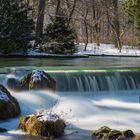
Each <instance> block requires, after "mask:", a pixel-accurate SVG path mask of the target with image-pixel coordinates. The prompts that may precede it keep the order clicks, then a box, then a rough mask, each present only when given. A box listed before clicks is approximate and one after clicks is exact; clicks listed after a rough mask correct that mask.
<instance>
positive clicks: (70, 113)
mask: <svg viewBox="0 0 140 140" xmlns="http://www.w3.org/2000/svg"><path fill="white" fill-rule="evenodd" d="M120 92H121V91H120ZM125 92H126V93H125V94H124V92H123V93H122V95H121V93H119V94H108V95H107V94H100V95H98V94H94V96H89V95H84V96H82V95H79V96H76V93H75V95H70V94H69V95H66V94H63V95H61V96H58V95H54V94H50V93H47V92H46V91H30V92H18V93H13V92H12V95H13V96H15V97H16V98H17V99H18V101H19V103H20V107H21V111H22V112H21V115H29V114H32V113H35V112H36V111H38V110H39V109H50V108H51V107H53V108H52V109H51V111H54V112H55V113H57V114H58V115H60V117H62V118H64V119H65V120H66V121H67V122H68V124H71V125H68V129H69V128H70V129H76V128H77V129H79V128H80V129H84V130H94V129H97V128H98V127H101V126H103V125H107V126H109V127H111V128H114V129H119V130H125V129H132V130H133V131H134V132H140V129H139V123H140V118H139V114H140V102H139V94H136V93H135V92H134V91H129V92H131V94H130V93H129V92H128V91H125ZM133 92H134V94H133ZM18 122H19V118H16V119H10V120H8V121H3V122H0V127H3V128H7V129H8V130H10V131H8V134H9V133H11V134H12V133H14V135H15V134H18V133H19V131H17V130H16V129H17V128H18ZM11 130H12V131H11ZM14 130H16V131H14ZM8 136H9V135H8ZM8 136H7V133H5V134H4V135H3V136H0V138H5V139H6V138H7V137H8Z"/></svg>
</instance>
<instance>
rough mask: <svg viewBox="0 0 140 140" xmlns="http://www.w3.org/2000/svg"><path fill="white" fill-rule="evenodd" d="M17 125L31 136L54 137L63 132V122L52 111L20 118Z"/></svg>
mask: <svg viewBox="0 0 140 140" xmlns="http://www.w3.org/2000/svg"><path fill="white" fill-rule="evenodd" d="M19 127H20V128H21V129H22V130H23V131H25V132H27V133H29V134H30V135H33V136H40V137H48V138H56V137H60V136H62V135H63V133H64V129H65V122H64V120H63V119H60V118H59V116H58V115H57V114H55V113H52V112H45V113H40V114H36V115H31V116H25V117H22V118H21V119H20V124H19Z"/></svg>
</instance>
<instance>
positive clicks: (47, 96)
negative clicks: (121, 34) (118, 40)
mask: <svg viewBox="0 0 140 140" xmlns="http://www.w3.org/2000/svg"><path fill="white" fill-rule="evenodd" d="M0 61H1V63H0V83H1V84H4V85H6V84H7V79H8V78H10V77H16V78H21V77H22V76H23V75H25V74H27V73H29V72H30V71H31V70H33V69H42V70H45V71H46V72H48V73H49V74H50V75H51V76H52V77H53V78H54V79H55V80H56V83H57V86H56V94H51V93H48V92H46V91H29V92H14V91H12V90H10V89H9V90H10V92H11V94H12V95H13V96H15V97H16V98H17V100H18V101H19V104H20V107H21V115H23V116H24V115H27V114H32V113H35V112H36V111H37V110H38V109H40V108H41V109H42V108H43V109H44V108H45V109H53V111H55V112H56V113H58V114H60V115H61V116H62V117H63V118H64V119H65V120H66V121H67V123H68V126H67V128H66V131H65V134H64V136H63V137H61V138H59V139H60V140H72V139H74V140H85V139H87V140H90V139H91V137H90V132H91V131H92V130H95V129H97V128H98V127H101V126H103V125H107V126H109V127H112V128H114V129H120V130H125V129H132V130H133V131H134V132H137V133H139V132H140V129H139V122H140V119H139V113H140V104H139V102H140V101H139V94H140V71H139V69H140V63H139V62H140V58H139V57H97V56H96V57H89V58H75V59H68V58H67V59H62V58H61V59H52V58H51V59H50V58H49V59H47V58H0ZM56 101H58V102H57V104H56ZM18 121H19V119H18V118H16V119H10V120H8V121H1V122H0V127H4V128H7V129H8V130H9V131H8V133H1V134H0V139H3V140H18V139H20V140H22V139H24V140H32V139H40V138H37V137H31V136H28V135H25V133H23V132H22V131H21V130H18Z"/></svg>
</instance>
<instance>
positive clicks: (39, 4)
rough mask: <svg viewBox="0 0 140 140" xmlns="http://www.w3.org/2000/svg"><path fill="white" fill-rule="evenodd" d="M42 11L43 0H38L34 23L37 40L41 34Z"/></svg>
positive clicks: (42, 23) (43, 8)
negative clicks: (35, 22) (36, 15)
mask: <svg viewBox="0 0 140 140" xmlns="http://www.w3.org/2000/svg"><path fill="white" fill-rule="evenodd" d="M44 13H45V0H39V3H38V17H37V24H36V38H37V40H36V41H37V42H38V41H39V40H40V39H41V38H42V35H43V25H44Z"/></svg>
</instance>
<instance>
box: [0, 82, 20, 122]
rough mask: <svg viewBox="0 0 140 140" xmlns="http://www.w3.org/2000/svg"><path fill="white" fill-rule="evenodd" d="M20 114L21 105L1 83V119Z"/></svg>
mask: <svg viewBox="0 0 140 140" xmlns="http://www.w3.org/2000/svg"><path fill="white" fill-rule="evenodd" d="M19 114H20V107H19V104H18V102H17V100H16V99H15V98H14V97H13V96H11V94H10V92H9V91H8V90H7V89H6V88H5V87H4V86H2V85H0V120H5V119H9V118H13V117H16V116H18V115H19Z"/></svg>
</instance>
